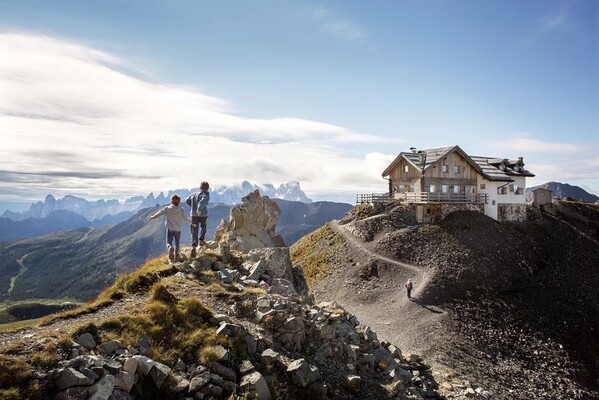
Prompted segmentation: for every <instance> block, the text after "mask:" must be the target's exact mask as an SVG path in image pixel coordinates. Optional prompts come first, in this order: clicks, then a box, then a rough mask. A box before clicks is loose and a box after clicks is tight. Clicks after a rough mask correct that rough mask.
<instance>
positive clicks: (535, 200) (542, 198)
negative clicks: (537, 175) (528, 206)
mask: <svg viewBox="0 0 599 400" xmlns="http://www.w3.org/2000/svg"><path fill="white" fill-rule="evenodd" d="M545 204H551V190H548V189H545V188H536V189H533V190H532V205H533V206H535V207H540V206H544V205H545Z"/></svg>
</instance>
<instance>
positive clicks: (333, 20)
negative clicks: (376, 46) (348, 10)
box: [313, 7, 368, 44]
mask: <svg viewBox="0 0 599 400" xmlns="http://www.w3.org/2000/svg"><path fill="white" fill-rule="evenodd" d="M313 15H314V18H315V19H316V20H317V21H318V22H319V24H320V29H321V30H322V31H323V32H325V33H327V34H329V35H331V36H333V37H335V38H337V39H342V40H347V41H349V42H354V43H360V44H362V43H366V41H367V40H368V32H367V31H366V30H365V29H364V28H362V27H361V26H359V25H357V24H356V23H354V22H352V21H350V20H347V19H340V18H337V17H335V16H334V15H333V14H332V13H331V11H330V10H328V9H326V8H324V7H318V8H317V9H316V10H315V11H314V13H313Z"/></svg>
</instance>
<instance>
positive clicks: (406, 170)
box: [403, 164, 410, 174]
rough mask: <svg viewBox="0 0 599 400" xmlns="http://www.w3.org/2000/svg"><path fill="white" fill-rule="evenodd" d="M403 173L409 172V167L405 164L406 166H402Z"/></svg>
mask: <svg viewBox="0 0 599 400" xmlns="http://www.w3.org/2000/svg"><path fill="white" fill-rule="evenodd" d="M403 172H404V174H407V173H408V172H410V166H409V165H407V164H406V165H404V166H403Z"/></svg>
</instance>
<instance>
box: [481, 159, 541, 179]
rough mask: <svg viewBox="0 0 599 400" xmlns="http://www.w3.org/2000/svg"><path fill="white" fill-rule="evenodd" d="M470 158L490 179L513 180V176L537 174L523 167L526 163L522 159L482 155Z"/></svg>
mask: <svg viewBox="0 0 599 400" xmlns="http://www.w3.org/2000/svg"><path fill="white" fill-rule="evenodd" d="M470 158H471V159H472V160H473V161H474V162H475V163H476V164H477V165H478V166H479V168H480V169H481V170H482V171H483V176H484V177H485V178H487V179H488V180H490V181H507V182H511V181H513V179H512V178H511V177H512V176H525V177H526V176H527V177H532V176H535V175H534V174H533V173H532V172H530V171H528V170H526V169H524V168H523V167H522V166H523V165H524V163H523V162H522V160H514V161H510V160H507V159H499V158H495V157H481V156H472V157H470ZM498 160H499V162H498ZM502 168H503V169H502Z"/></svg>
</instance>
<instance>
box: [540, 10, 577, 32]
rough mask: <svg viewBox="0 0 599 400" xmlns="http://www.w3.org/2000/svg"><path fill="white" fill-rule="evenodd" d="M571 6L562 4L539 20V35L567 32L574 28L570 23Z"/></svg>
mask: <svg viewBox="0 0 599 400" xmlns="http://www.w3.org/2000/svg"><path fill="white" fill-rule="evenodd" d="M571 13H572V11H571V6H569V5H567V3H564V4H562V5H560V6H559V7H557V8H555V9H552V10H551V11H550V12H548V13H547V14H545V15H543V17H541V18H540V19H539V22H538V29H539V31H540V32H541V33H554V32H568V31H570V30H572V29H574V28H576V24H575V23H574V22H573V21H572V17H571Z"/></svg>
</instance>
